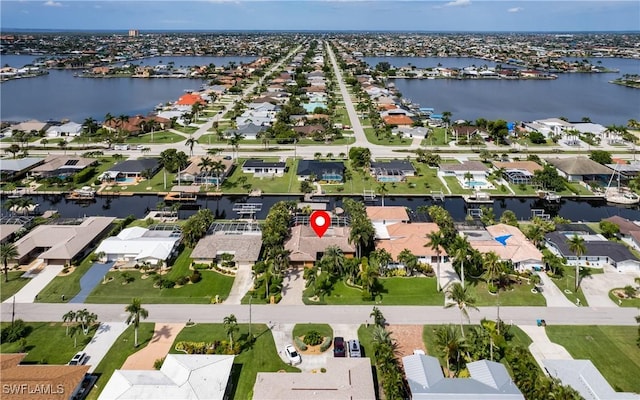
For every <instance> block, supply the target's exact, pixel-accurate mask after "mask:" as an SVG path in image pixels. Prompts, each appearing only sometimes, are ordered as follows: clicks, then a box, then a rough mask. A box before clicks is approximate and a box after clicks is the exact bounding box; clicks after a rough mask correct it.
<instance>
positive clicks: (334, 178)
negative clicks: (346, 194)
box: [322, 174, 342, 181]
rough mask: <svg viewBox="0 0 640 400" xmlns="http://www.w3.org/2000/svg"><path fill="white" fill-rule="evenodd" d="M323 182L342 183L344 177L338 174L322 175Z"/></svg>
mask: <svg viewBox="0 0 640 400" xmlns="http://www.w3.org/2000/svg"><path fill="white" fill-rule="evenodd" d="M322 180H324V181H341V180H342V175H338V174H323V175H322Z"/></svg>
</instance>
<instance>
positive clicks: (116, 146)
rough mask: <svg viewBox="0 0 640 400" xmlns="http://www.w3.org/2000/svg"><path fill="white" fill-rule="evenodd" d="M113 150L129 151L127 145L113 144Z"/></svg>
mask: <svg viewBox="0 0 640 400" xmlns="http://www.w3.org/2000/svg"><path fill="white" fill-rule="evenodd" d="M113 149H114V150H121V151H122V150H129V145H128V144H114V145H113Z"/></svg>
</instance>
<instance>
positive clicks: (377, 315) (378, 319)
mask: <svg viewBox="0 0 640 400" xmlns="http://www.w3.org/2000/svg"><path fill="white" fill-rule="evenodd" d="M369 316H370V317H373V322H374V324H375V325H376V326H379V327H380V328H383V329H384V326H385V325H386V324H387V322H386V319H385V318H384V315H382V311H380V309H379V308H378V307H373V310H372V311H371V314H369Z"/></svg>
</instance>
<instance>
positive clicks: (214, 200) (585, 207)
mask: <svg viewBox="0 0 640 400" xmlns="http://www.w3.org/2000/svg"><path fill="white" fill-rule="evenodd" d="M32 198H33V200H34V202H35V203H37V204H39V205H40V207H39V210H40V211H41V212H43V211H47V210H57V211H58V212H59V213H60V215H61V216H62V217H66V218H75V217H82V216H85V215H86V216H112V217H118V218H124V217H126V216H128V215H134V216H135V217H136V218H143V217H144V216H145V215H146V214H147V212H148V211H149V210H151V209H154V208H156V207H157V205H158V203H159V202H161V201H162V197H160V196H156V195H136V196H109V197H96V199H95V201H94V202H91V203H86V204H78V203H75V202H73V201H69V200H66V199H65V198H64V196H62V195H51V196H33V197H32ZM343 198H344V197H337V196H335V197H326V200H327V201H328V204H327V209H329V210H332V209H334V208H335V207H340V206H342V199H343ZM353 198H354V199H356V200H359V201H362V197H361V196H360V197H353ZM281 200H294V201H302V197H301V196H291V195H289V196H284V195H283V196H263V197H260V198H256V197H247V196H244V195H237V196H234V195H225V196H220V197H202V196H201V197H199V198H198V200H197V202H195V203H193V204H183V205H182V208H181V210H180V212H179V215H180V218H187V217H188V216H189V215H192V214H193V213H195V212H196V211H197V210H198V209H200V208H208V209H210V210H211V211H212V212H213V213H214V214H215V216H216V218H219V219H237V218H239V215H238V214H237V213H236V212H235V211H233V206H234V204H236V203H247V202H248V203H261V204H262V209H261V211H259V212H257V213H256V215H255V217H256V218H257V219H264V218H265V217H266V216H267V213H268V212H269V209H270V208H271V207H272V206H273V205H274V204H275V203H276V202H278V201H281ZM367 204H368V205H381V199H380V198H377V199H376V201H374V202H371V203H367ZM432 204H439V205H441V206H443V207H444V208H446V209H447V210H448V211H449V213H450V214H451V216H452V217H453V218H454V219H455V220H457V221H462V220H464V219H465V217H466V215H467V213H468V207H467V206H466V204H465V202H464V200H463V199H462V198H460V197H449V198H446V200H445V201H444V202H434V201H433V200H432V199H430V198H427V197H394V196H386V197H385V205H386V206H404V207H407V208H409V209H411V210H413V211H416V210H417V209H418V207H420V206H429V205H432ZM474 208H477V207H475V206H474ZM532 209H537V210H544V212H545V213H547V214H549V215H551V216H552V217H553V216H556V215H559V216H561V217H564V218H568V219H570V220H572V221H599V220H600V219H602V218H607V217H611V216H614V215H619V216H621V217H624V218H628V219H630V220H640V208H639V207H638V206H634V207H632V208H624V207H616V206H613V205H610V204H607V203H606V202H605V201H603V200H572V199H562V200H561V201H560V203H558V204H555V203H554V204H550V203H547V202H545V201H543V200H541V199H534V198H505V199H501V200H495V201H494V202H493V210H494V213H495V215H496V218H499V217H500V216H501V215H502V213H503V212H504V211H505V210H511V211H513V212H514V213H515V214H516V216H517V218H518V219H520V220H525V219H529V218H531V216H532Z"/></svg>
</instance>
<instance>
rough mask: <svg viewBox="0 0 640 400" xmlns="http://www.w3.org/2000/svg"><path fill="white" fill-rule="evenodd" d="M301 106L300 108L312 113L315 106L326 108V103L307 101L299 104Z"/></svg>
mask: <svg viewBox="0 0 640 400" xmlns="http://www.w3.org/2000/svg"><path fill="white" fill-rule="evenodd" d="M300 105H301V106H302V108H304V110H305V111H306V112H307V113H308V114H311V113H313V112H314V111H315V110H316V108H321V109H323V110H324V109H326V108H327V104H326V103H324V102H320V101H318V102H309V103H302V104H300Z"/></svg>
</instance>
